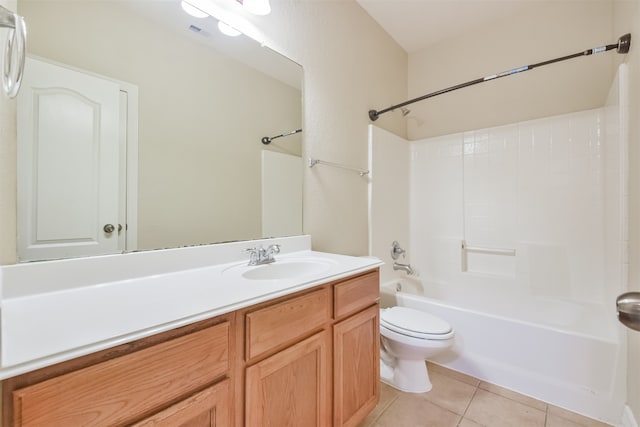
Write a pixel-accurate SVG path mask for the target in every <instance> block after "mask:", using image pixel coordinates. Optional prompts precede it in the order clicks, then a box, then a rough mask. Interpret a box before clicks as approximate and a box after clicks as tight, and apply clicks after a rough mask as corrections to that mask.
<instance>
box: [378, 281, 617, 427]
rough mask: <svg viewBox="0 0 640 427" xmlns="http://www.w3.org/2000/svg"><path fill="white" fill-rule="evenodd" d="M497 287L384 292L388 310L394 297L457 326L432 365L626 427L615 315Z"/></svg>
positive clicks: (404, 285)
mask: <svg viewBox="0 0 640 427" xmlns="http://www.w3.org/2000/svg"><path fill="white" fill-rule="evenodd" d="M492 286H493V287H494V288H495V287H496V286H497V287H499V286H500V284H499V283H498V284H495V283H494V284H493V285H492V284H487V286H473V287H471V286H466V287H465V286H463V285H458V286H451V285H446V284H433V283H429V284H423V283H421V282H420V281H418V280H415V279H400V280H396V281H393V282H389V283H387V284H385V285H384V286H383V287H382V302H383V305H384V304H385V302H388V301H392V298H393V297H394V296H395V299H396V300H397V303H398V305H401V306H405V307H411V308H415V309H419V310H422V311H426V312H429V313H433V314H435V315H437V316H439V317H441V318H443V319H445V320H446V321H447V322H449V323H450V324H451V326H452V327H453V328H454V329H455V331H456V335H455V344H454V346H453V348H452V349H451V350H450V351H448V352H445V353H443V354H441V355H439V356H437V357H436V358H434V359H433V360H432V362H434V363H437V364H440V365H443V366H446V367H448V368H451V369H453V370H456V371H460V372H464V373H466V374H469V375H472V376H474V377H476V378H479V379H481V380H484V381H487V382H491V383H493V384H497V385H500V386H502V387H505V388H508V389H511V390H514V391H517V392H519V393H522V394H525V395H528V396H531V397H534V398H536V399H540V400H542V401H545V402H548V403H550V404H553V405H556V406H560V407H563V408H566V409H568V410H571V411H574V412H577V413H581V414H583V415H586V416H589V417H591V418H595V419H598V420H602V421H605V422H607V423H609V424H612V425H619V423H620V420H621V418H622V413H623V407H624V401H625V388H626V385H625V376H624V366H625V364H626V360H625V354H626V351H625V349H624V345H623V343H624V335H623V334H622V331H621V328H620V327H618V325H616V320H615V311H613V310H610V309H609V307H602V306H595V305H581V304H579V303H576V302H572V301H563V300H560V299H550V298H536V297H535V296H528V297H527V298H524V297H522V298H519V296H518V295H517V294H514V293H513V292H512V293H509V292H501V291H500V290H499V289H491V287H492ZM488 288H489V289H488ZM398 289H399V290H398ZM474 289H475V291H474ZM479 289H480V290H481V291H478V290H479ZM612 305H613V304H612Z"/></svg>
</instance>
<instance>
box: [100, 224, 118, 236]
mask: <svg viewBox="0 0 640 427" xmlns="http://www.w3.org/2000/svg"><path fill="white" fill-rule="evenodd" d="M102 229H103V230H104V232H105V233H107V234H111V233H113V232H114V231H115V229H116V227H114V225H113V224H106V225H105V226H104V227H102Z"/></svg>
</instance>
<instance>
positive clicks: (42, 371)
mask: <svg viewBox="0 0 640 427" xmlns="http://www.w3.org/2000/svg"><path fill="white" fill-rule="evenodd" d="M276 240H278V239H276ZM280 240H283V239H280ZM285 240H286V239H285ZM267 244H268V242H267ZM231 245H232V246H233V252H235V250H236V249H237V248H236V246H237V245H240V244H239V243H234V244H231ZM241 245H242V246H243V247H245V246H247V243H246V242H245V243H243V244H241ZM282 246H283V247H286V244H285V243H283V244H282ZM294 246H295V245H294ZM239 252H240V251H238V253H239ZM156 255H157V253H156ZM325 262H326V265H324V264H323V263H325ZM323 265H324V266H323ZM379 265H380V262H379V261H378V260H375V259H367V258H354V257H345V256H339V255H332V254H322V253H318V252H313V251H309V250H303V251H296V252H292V253H288V254H283V255H282V256H280V257H278V260H277V261H276V262H275V263H273V264H269V265H265V266H255V267H249V266H246V262H244V261H242V262H240V263H239V262H237V261H234V262H231V263H224V264H221V265H215V266H213V267H210V268H204V269H202V268H200V269H195V270H196V271H197V272H198V274H195V273H194V271H192V273H193V274H195V276H193V277H191V280H192V281H196V279H194V278H195V277H199V278H200V279H203V278H204V279H203V280H204V282H208V285H209V286H210V287H213V288H215V285H216V284H215V283H214V281H213V280H212V277H215V275H220V277H221V280H223V281H224V280H226V281H227V282H226V283H227V286H228V287H229V289H227V294H234V293H235V294H236V301H235V302H229V301H231V300H225V298H223V297H222V295H219V297H218V298H211V299H210V301H209V305H210V309H209V310H208V311H206V312H201V311H200V310H201V308H197V309H195V310H194V312H193V313H192V316H190V317H189V316H187V317H182V318H176V319H174V320H173V321H171V320H169V321H168V322H165V323H158V324H156V325H155V326H152V327H149V328H146V329H144V330H138V331H134V330H131V331H130V334H128V337H129V338H131V337H134V336H137V338H136V339H132V340H131V339H126V338H123V337H122V336H113V337H111V338H108V339H106V340H105V342H106V344H105V343H103V344H100V342H94V343H86V344H85V345H83V346H79V347H76V348H69V349H67V350H65V351H62V352H58V353H57V354H51V355H49V356H44V357H38V358H37V359H33V360H26V359H25V360H24V361H22V362H20V363H17V364H16V366H18V367H19V368H14V369H21V370H23V371H24V372H22V373H20V374H19V375H14V376H11V374H10V372H12V371H11V367H9V366H7V367H5V365H4V364H3V366H2V369H0V373H1V374H2V375H3V377H4V378H5V379H4V380H3V425H4V426H41V425H47V426H57V425H59V426H69V425H96V426H98V425H99V426H102V425H136V426H146V425H165V426H178V425H185V426H187V425H188V426H192V425H193V426H213V425H217V426H224V425H229V426H242V425H247V426H263V425H265V426H266V425H277V426H285V425H304V426H313V425H316V426H328V425H334V426H343V425H344V426H353V425H357V424H358V423H359V422H360V421H361V420H362V419H364V417H366V415H367V414H368V413H369V412H370V411H371V410H372V409H373V407H374V406H375V405H376V403H377V402H378V398H379V323H378V317H379V306H378V302H379V271H378V267H379ZM327 266H328V267H327ZM272 267H276V268H272ZM181 273H184V272H181ZM167 275H168V276H172V273H167V274H160V275H157V276H158V277H157V278H158V279H160V278H162V277H164V278H166V276H167ZM236 275H237V276H236ZM287 275H293V276H294V277H292V278H289V277H284V276H287ZM5 276H6V275H5ZM279 276H283V278H278V277H279ZM180 277H182V278H186V277H190V276H184V274H182V275H181V276H180ZM247 277H251V278H252V279H247ZM256 277H257V278H256ZM274 277H276V278H274ZM139 280H149V277H146V276H145V277H141V278H139V279H135V281H139ZM206 284H207V283H205V285H206ZM129 285H130V286H133V284H132V283H129ZM109 286H116V284H107V285H105V284H101V285H99V286H97V287H109ZM174 286H177V287H178V289H179V294H180V295H181V296H180V297H176V295H177V294H176V295H173V297H174V303H181V304H187V303H188V300H189V297H188V296H185V293H188V294H189V293H190V295H191V298H195V299H196V300H198V301H200V300H202V299H203V298H206V292H204V293H203V292H202V290H200V291H198V289H199V288H198V286H196V285H195V284H193V283H187V282H183V283H175V284H174ZM242 286H245V287H246V288H251V289H253V291H251V292H248V290H247V289H244V293H243V292H236V291H235V290H234V288H236V287H242ZM74 289H75V288H74ZM74 289H71V290H69V289H67V290H65V291H66V292H73V291H74ZM77 290H78V292H79V291H81V290H86V289H82V287H81V288H80V289H77ZM96 290H97V288H96ZM214 291H215V289H214ZM55 293H56V292H53V294H55ZM214 294H215V292H214ZM212 295H213V294H212ZM38 296H40V295H38ZM169 297H171V295H169ZM227 297H228V298H231V297H229V296H228V295H227ZM16 298H17V299H18V300H19V299H20V298H23V299H24V298H25V296H22V297H16ZM16 298H13V299H16ZM176 298H177V299H176ZM11 300H12V298H6V299H3V301H2V303H3V306H2V307H1V308H2V309H4V308H8V311H9V313H11V312H12V308H14V307H11V305H12V303H18V302H24V301H11ZM198 301H193V303H194V307H195V306H198ZM221 301H222V303H223V304H224V305H223V306H220V305H219V304H220V302H221ZM154 303H155V304H156V305H157V304H159V300H154ZM102 304H106V305H109V304H110V301H109V300H108V299H106V300H103V301H102ZM117 305H120V306H121V312H120V314H121V316H122V317H124V318H128V316H129V315H130V314H132V313H129V312H127V310H128V309H127V306H130V307H135V306H136V304H135V302H131V301H128V302H127V304H122V302H120V304H116V305H114V306H113V308H116V307H117ZM160 305H161V303H160ZM39 307H41V306H40V305H39ZM147 309H148V310H153V309H154V307H152V306H148V307H147ZM4 315H5V313H3V316H4ZM115 316H117V314H115ZM139 316H140V317H143V318H144V317H145V314H144V313H142V312H140V313H139ZM5 319H6V317H5ZM195 319H197V320H195ZM49 320H50V321H51V322H53V323H54V324H55V323H56V322H57V321H58V320H59V319H58V320H56V319H53V318H51V319H49ZM194 320H195V321H194ZM43 321H45V322H46V321H47V319H43ZM156 321H157V320H156ZM76 323H79V325H76V326H75V328H86V325H83V324H82V323H81V322H76ZM89 323H90V322H89ZM133 323H135V322H133ZM3 326H4V325H3ZM60 326H62V324H58V325H56V327H54V328H52V330H51V331H58V332H57V334H58V335H60V339H61V340H62V341H64V342H68V339H67V337H64V336H63V335H64V334H65V332H64V331H63V330H60V329H58V328H59V327H60ZM89 326H91V325H89ZM26 327H28V326H26ZM51 331H49V333H56V332H51ZM4 332H5V330H4V329H3V333H4ZM79 335H80V336H82V334H79ZM125 336H126V335H125ZM118 342H120V343H119V344H117V345H113V344H114V343H118ZM2 343H3V345H5V344H6V340H5V336H4V335H3V337H2ZM78 344H80V343H76V344H75V345H78ZM95 346H104V348H103V349H100V350H97V351H93V350H94V349H95V348H97V347H95ZM82 348H84V349H85V350H82ZM87 349H90V350H87ZM4 350H6V347H3V356H4V355H5V353H6V352H5V351H4ZM77 352H84V353H85V354H82V355H79V356H78V357H71V358H70V356H71V355H74V356H75V355H76V354H77ZM27 353H28V352H26V348H25V353H24V354H25V355H26V354H27ZM60 354H63V355H66V356H62V357H63V358H65V359H66V360H63V361H59V362H57V363H53V364H52V363H51V361H55V360H56V358H57V357H60ZM8 357H9V358H11V357H15V358H16V359H15V360H18V359H17V358H18V357H19V356H17V355H15V356H11V355H10V354H8ZM5 359H6V358H4V357H3V363H4V360H5ZM43 359H44V360H45V362H42V360H43ZM47 360H48V362H46V361H47ZM42 363H44V365H46V366H43V367H39V368H36V369H33V368H34V367H36V366H38V364H42ZM13 372H15V371H13Z"/></svg>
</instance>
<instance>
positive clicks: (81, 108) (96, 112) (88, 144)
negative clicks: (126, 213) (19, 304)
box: [18, 58, 124, 261]
mask: <svg viewBox="0 0 640 427" xmlns="http://www.w3.org/2000/svg"><path fill="white" fill-rule="evenodd" d="M119 110H120V87H119V85H118V84H117V83H114V82H111V81H109V80H106V79H102V78H99V77H96V76H93V75H89V74H86V73H82V72H79V71H75V70H71V69H67V68H64V67H61V66H58V65H53V64H49V63H47V62H44V61H40V60H36V59H33V58H28V59H27V63H26V66H25V74H24V80H23V89H22V91H21V92H20V95H19V97H18V257H19V259H20V260H21V261H28V260H40V259H55V258H64V257H73V256H86V255H98V254H106V253H114V252H118V251H120V250H121V249H122V248H121V246H122V244H121V243H120V242H119V240H120V239H119V237H118V224H124V218H122V213H121V212H123V210H122V208H121V207H120V206H119V205H120V204H121V203H120V201H119V186H120V182H121V178H120V175H121V173H124V168H121V167H120V163H121V158H120V154H119V151H120V147H119V144H120V138H121V134H120V126H121V121H120V111H119ZM106 224H112V225H114V227H115V231H114V232H111V233H109V232H105V231H104V226H105V225H106Z"/></svg>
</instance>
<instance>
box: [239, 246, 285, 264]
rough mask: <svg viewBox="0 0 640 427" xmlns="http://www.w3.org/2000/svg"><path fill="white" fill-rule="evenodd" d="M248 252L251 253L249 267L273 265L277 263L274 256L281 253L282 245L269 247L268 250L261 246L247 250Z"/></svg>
mask: <svg viewBox="0 0 640 427" xmlns="http://www.w3.org/2000/svg"><path fill="white" fill-rule="evenodd" d="M246 252H249V265H262V264H271V263H272V262H275V261H276V260H275V258H274V257H273V255H274V254H278V253H280V245H269V246H267V248H266V249H265V248H263V247H262V245H261V246H260V247H259V248H249V249H246Z"/></svg>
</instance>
